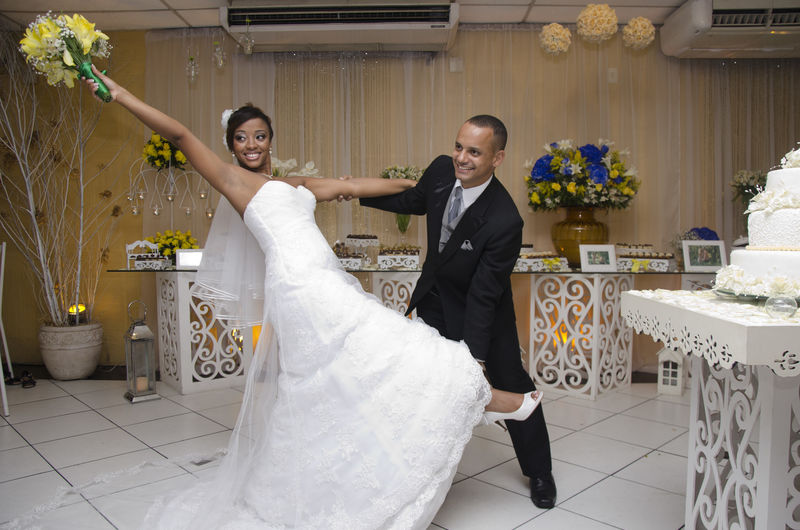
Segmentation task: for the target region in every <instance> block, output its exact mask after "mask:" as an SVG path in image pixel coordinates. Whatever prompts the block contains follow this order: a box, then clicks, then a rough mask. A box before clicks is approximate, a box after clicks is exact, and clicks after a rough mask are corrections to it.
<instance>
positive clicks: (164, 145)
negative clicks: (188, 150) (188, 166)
mask: <svg viewBox="0 0 800 530" xmlns="http://www.w3.org/2000/svg"><path fill="white" fill-rule="evenodd" d="M142 158H143V159H144V160H147V163H148V164H150V165H151V166H153V167H154V168H156V169H163V168H169V167H173V168H176V169H183V165H184V164H185V163H186V155H184V154H183V153H182V152H181V150H180V149H178V148H177V147H175V146H174V145H172V142H170V141H169V140H167V139H166V138H164V137H162V136H161V135H160V134H158V133H153V134H152V135H151V136H150V139H149V140H148V141H147V143H146V144H144V149H143V150H142Z"/></svg>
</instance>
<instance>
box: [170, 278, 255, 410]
mask: <svg viewBox="0 0 800 530" xmlns="http://www.w3.org/2000/svg"><path fill="white" fill-rule="evenodd" d="M194 277H195V273H194V272H165V273H158V274H157V275H156V283H157V286H158V342H159V361H160V364H159V366H160V370H161V380H162V381H164V382H166V383H167V384H169V385H170V386H172V387H173V388H175V389H176V390H178V391H179V392H180V393H181V394H191V393H193V392H200V391H203V390H211V389H214V388H223V387H229V386H233V385H237V384H238V385H244V377H245V374H246V370H247V367H248V366H249V364H250V360H251V359H252V357H253V330H252V328H243V329H236V328H232V327H230V326H229V325H228V324H227V323H226V322H223V321H220V320H218V319H217V318H216V317H215V316H214V307H213V306H212V305H211V304H209V303H207V302H205V301H203V300H201V299H199V298H197V297H196V296H194V294H193V291H192V288H193V285H194Z"/></svg>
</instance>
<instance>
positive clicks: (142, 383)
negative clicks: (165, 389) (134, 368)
mask: <svg viewBox="0 0 800 530" xmlns="http://www.w3.org/2000/svg"><path fill="white" fill-rule="evenodd" d="M148 388H149V385H148V384H147V378H146V377H137V378H136V391H137V392H144V391H145V390H148Z"/></svg>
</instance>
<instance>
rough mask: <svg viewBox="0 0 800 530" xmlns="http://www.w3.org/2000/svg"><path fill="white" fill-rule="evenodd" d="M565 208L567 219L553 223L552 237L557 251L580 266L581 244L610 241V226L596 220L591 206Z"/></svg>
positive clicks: (597, 243)
mask: <svg viewBox="0 0 800 530" xmlns="http://www.w3.org/2000/svg"><path fill="white" fill-rule="evenodd" d="M565 209H566V211H567V217H566V219H564V220H563V221H559V222H557V223H556V224H554V225H553V227H552V228H551V229H550V237H551V238H552V239H553V246H554V247H555V249H556V252H558V253H559V254H560V255H562V256H564V257H565V258H567V261H568V262H569V266H570V267H573V268H575V267H580V265H581V253H580V246H581V245H602V244H605V243H608V227H607V226H606V224H605V223H603V222H600V221H597V220H595V218H594V208H592V207H590V206H569V207H567V208H565Z"/></svg>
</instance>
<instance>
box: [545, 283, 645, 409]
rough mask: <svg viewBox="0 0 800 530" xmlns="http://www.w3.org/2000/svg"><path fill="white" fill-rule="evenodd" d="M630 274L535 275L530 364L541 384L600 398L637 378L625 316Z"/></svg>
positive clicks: (586, 396) (582, 395)
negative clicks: (622, 309) (623, 295)
mask: <svg viewBox="0 0 800 530" xmlns="http://www.w3.org/2000/svg"><path fill="white" fill-rule="evenodd" d="M632 284H633V277H632V276H631V275H629V274H610V275H601V274H592V275H589V274H572V275H563V276H561V275H551V274H541V275H540V274H537V275H532V281H531V334H530V348H529V352H530V353H529V355H530V361H529V366H530V370H531V375H532V376H533V378H534V380H535V382H536V384H537V385H538V386H540V387H549V388H554V389H558V390H562V391H564V390H566V391H567V392H569V393H570V394H573V395H575V396H579V397H585V398H589V399H596V397H597V395H598V394H599V393H602V392H605V391H607V390H610V389H612V388H615V387H621V386H627V385H629V384H630V380H631V343H632V337H633V332H632V330H631V329H630V328H628V326H627V325H626V324H625V323H624V321H623V320H622V319H621V316H620V294H621V292H622V291H624V290H627V289H630V288H631V287H632Z"/></svg>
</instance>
